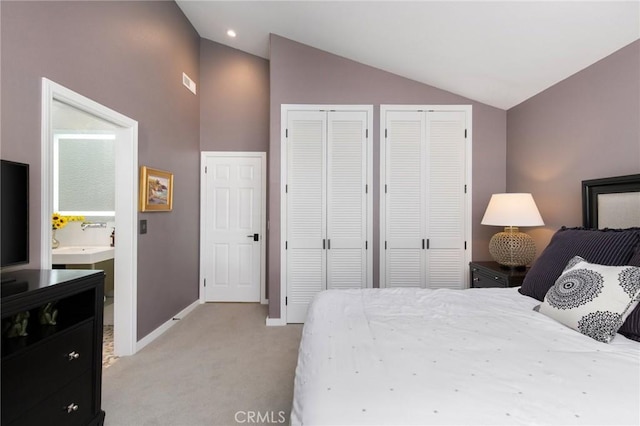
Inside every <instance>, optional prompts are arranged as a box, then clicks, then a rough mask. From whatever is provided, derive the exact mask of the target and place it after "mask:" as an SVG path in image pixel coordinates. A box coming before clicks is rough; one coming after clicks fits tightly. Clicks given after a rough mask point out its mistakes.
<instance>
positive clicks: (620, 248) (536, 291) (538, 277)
mask: <svg viewBox="0 0 640 426" xmlns="http://www.w3.org/2000/svg"><path fill="white" fill-rule="evenodd" d="M637 247H640V228H629V229H602V230H598V229H587V228H566V227H564V226H563V227H562V228H560V229H559V230H558V231H557V232H556V233H555V234H554V235H553V237H552V238H551V241H550V242H549V245H548V246H547V247H546V248H545V249H544V250H543V251H542V253H541V254H540V257H538V259H537V260H536V261H535V262H534V263H533V265H532V266H531V269H530V270H529V272H528V273H527V275H526V276H525V278H524V281H523V282H522V287H520V290H519V291H520V293H522V294H524V295H526V296H530V297H533V298H535V299H538V300H539V301H541V302H542V301H543V300H544V296H545V295H546V294H547V291H549V289H550V288H551V287H552V286H553V285H554V284H555V282H556V280H557V279H558V277H559V276H560V275H561V274H562V271H563V270H564V267H565V266H566V265H567V262H569V260H571V259H572V258H573V257H574V256H580V257H582V258H583V259H585V260H586V261H587V262H590V263H597V264H600V265H608V266H622V265H627V264H628V262H629V260H630V259H631V256H632V255H633V254H634V252H635V250H636V248H637ZM639 331H640V330H639Z"/></svg>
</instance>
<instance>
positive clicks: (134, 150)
mask: <svg viewBox="0 0 640 426" xmlns="http://www.w3.org/2000/svg"><path fill="white" fill-rule="evenodd" d="M54 100H56V101H59V102H62V103H65V104H67V105H69V106H72V107H74V108H77V109H79V110H81V111H84V112H86V113H88V114H91V115H94V116H96V117H98V118H100V119H102V120H105V121H108V122H110V123H112V124H114V125H116V126H117V129H115V131H114V133H115V135H116V227H117V228H118V235H119V237H118V245H117V246H116V250H115V274H114V280H115V290H114V291H115V302H114V303H115V308H114V309H115V312H114V321H115V323H114V352H115V354H116V355H118V356H125V355H133V354H134V353H135V351H136V340H137V320H138V318H137V305H138V282H137V277H138V235H137V226H136V224H137V219H138V210H137V207H138V122H137V121H135V120H132V119H131V118H129V117H127V116H125V115H122V114H120V113H119V112H117V111H114V110H112V109H110V108H107V107H106V106H104V105H101V104H99V103H97V102H95V101H93V100H91V99H89V98H87V97H85V96H82V95H80V94H78V93H76V92H74V91H72V90H69V89H67V88H66V87H63V86H61V85H59V84H57V83H54V82H53V81H50V80H48V79H46V78H43V79H42V127H41V156H42V160H41V161H42V163H41V207H42V210H41V232H40V235H41V242H40V267H41V268H48V267H50V266H51V213H52V212H53V179H51V176H52V171H53V167H52V166H53V163H52V161H53V153H52V151H53V143H52V141H53V131H54V129H53V114H52V111H53V101H54Z"/></svg>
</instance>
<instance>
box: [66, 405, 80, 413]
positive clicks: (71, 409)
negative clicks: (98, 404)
mask: <svg viewBox="0 0 640 426" xmlns="http://www.w3.org/2000/svg"><path fill="white" fill-rule="evenodd" d="M78 408H80V407H78V404H74V403H73V402H72V403H71V404H69V405H67V406H66V407H64V409H65V410H67V414H71V413H73V412H74V411H78Z"/></svg>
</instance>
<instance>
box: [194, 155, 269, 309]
mask: <svg viewBox="0 0 640 426" xmlns="http://www.w3.org/2000/svg"><path fill="white" fill-rule="evenodd" d="M205 165H206V174H205V179H206V194H204V202H205V203H206V205H205V206H204V209H203V212H204V214H205V215H206V217H205V220H204V227H205V231H204V236H203V238H204V239H205V243H204V246H203V250H204V253H203V254H202V256H203V257H204V262H203V273H204V279H205V280H206V281H205V282H206V286H205V301H208V302H260V282H261V274H262V271H261V258H260V254H261V245H262V244H264V242H263V235H262V234H261V232H262V231H261V221H262V214H263V213H262V212H263V209H264V206H263V205H262V188H263V182H262V176H263V173H262V172H263V171H262V159H261V158H257V157H231V156H221V157H207V159H206V163H205ZM256 236H257V238H256Z"/></svg>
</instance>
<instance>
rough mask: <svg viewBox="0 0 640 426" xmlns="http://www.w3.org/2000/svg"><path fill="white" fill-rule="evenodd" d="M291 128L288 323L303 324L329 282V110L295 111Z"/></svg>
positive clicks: (288, 179) (288, 140) (288, 157)
mask: <svg viewBox="0 0 640 426" xmlns="http://www.w3.org/2000/svg"><path fill="white" fill-rule="evenodd" d="M287 129H288V137H287V165H286V167H287V185H288V188H287V192H286V194H285V196H286V197H287V250H286V252H287V299H288V303H287V322H304V319H305V316H306V312H307V307H308V305H309V302H310V301H311V299H312V298H313V296H314V295H315V294H316V293H318V292H319V291H321V290H323V289H324V288H325V285H326V284H325V283H326V256H325V253H324V251H325V250H324V249H323V240H324V239H325V238H326V234H325V233H326V215H325V211H326V209H325V205H326V202H325V187H326V182H325V176H326V170H325V164H326V159H325V156H326V131H327V130H326V129H327V126H326V113H324V112H319V111H318V112H315V111H290V112H289V113H288V115H287Z"/></svg>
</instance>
